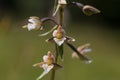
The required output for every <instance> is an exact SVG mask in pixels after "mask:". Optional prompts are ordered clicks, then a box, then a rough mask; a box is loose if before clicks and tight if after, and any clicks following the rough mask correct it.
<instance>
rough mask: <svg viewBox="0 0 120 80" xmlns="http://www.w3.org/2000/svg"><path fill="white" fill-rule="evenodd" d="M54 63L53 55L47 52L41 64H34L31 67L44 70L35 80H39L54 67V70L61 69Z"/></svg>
mask: <svg viewBox="0 0 120 80" xmlns="http://www.w3.org/2000/svg"><path fill="white" fill-rule="evenodd" d="M54 62H55V57H54V55H53V54H52V53H51V52H50V51H48V54H47V55H44V56H43V62H40V63H37V64H34V65H33V66H34V67H36V66H37V67H40V68H43V70H44V71H43V73H42V74H41V75H40V76H39V77H38V78H37V79H36V80H39V79H41V78H42V77H44V76H45V75H46V74H47V73H48V72H50V70H52V69H53V68H54V67H55V68H56V69H59V68H62V66H60V65H58V64H55V63H54Z"/></svg>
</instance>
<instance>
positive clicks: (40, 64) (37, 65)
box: [33, 62, 46, 68]
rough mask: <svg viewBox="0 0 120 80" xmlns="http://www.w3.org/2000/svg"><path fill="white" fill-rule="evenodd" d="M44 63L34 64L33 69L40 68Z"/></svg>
mask: <svg viewBox="0 0 120 80" xmlns="http://www.w3.org/2000/svg"><path fill="white" fill-rule="evenodd" d="M45 63H46V62H40V63H36V64H34V65H33V67H40V68H41V67H42V65H43V64H45Z"/></svg>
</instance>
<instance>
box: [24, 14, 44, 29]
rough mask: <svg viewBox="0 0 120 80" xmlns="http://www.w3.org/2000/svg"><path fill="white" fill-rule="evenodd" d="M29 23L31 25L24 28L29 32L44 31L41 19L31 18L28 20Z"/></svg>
mask: <svg viewBox="0 0 120 80" xmlns="http://www.w3.org/2000/svg"><path fill="white" fill-rule="evenodd" d="M28 22H29V23H28V24H27V25H25V26H23V28H27V29H28V31H31V30H38V29H42V26H41V24H42V22H41V21H40V19H39V17H37V16H31V17H30V19H28Z"/></svg>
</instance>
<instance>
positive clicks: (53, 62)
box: [23, 0, 100, 80]
mask: <svg viewBox="0 0 120 80" xmlns="http://www.w3.org/2000/svg"><path fill="white" fill-rule="evenodd" d="M68 5H69V6H70V5H72V6H73V5H74V6H77V7H78V8H80V9H81V10H82V12H83V13H84V14H85V15H87V16H91V15H93V14H97V13H100V11H99V10H98V9H97V8H95V7H93V6H90V5H84V4H82V3H79V2H72V1H70V0H69V2H67V1H66V0H55V2H54V11H53V14H52V18H51V17H45V18H42V19H40V18H39V17H37V16H31V17H29V19H28V24H27V25H25V26H23V28H27V29H28V31H31V30H43V26H42V25H43V24H44V23H45V22H47V21H52V22H53V23H54V24H55V26H54V27H53V28H52V29H50V30H49V31H47V32H45V33H43V34H40V35H39V36H46V35H48V34H50V33H51V32H52V37H50V38H49V39H47V40H46V42H53V43H54V48H55V51H54V53H52V52H50V51H48V53H47V55H44V56H43V61H42V62H39V63H36V64H34V65H33V66H34V67H39V68H42V69H43V70H44V71H43V73H42V74H41V75H40V76H39V77H38V78H37V79H36V80H40V79H41V78H43V77H44V76H45V75H46V74H48V73H49V72H51V76H50V80H55V74H56V70H57V69H60V68H62V66H61V65H59V64H58V57H59V56H60V58H61V60H63V55H64V54H63V51H64V50H63V47H64V44H66V45H67V46H68V47H70V49H72V50H73V54H72V57H73V58H80V59H81V60H83V61H85V62H86V63H91V62H92V60H91V59H90V58H89V57H88V56H86V55H85V53H87V52H90V51H91V49H90V48H88V47H89V46H90V44H84V45H82V46H79V47H78V48H76V47H74V46H73V45H72V44H71V43H70V42H74V41H75V39H74V38H72V37H70V36H67V35H66V32H65V30H64V29H63V26H64V24H63V21H64V10H65V7H66V6H68ZM56 14H58V15H57V17H59V20H58V22H57V21H56V20H54V18H55V17H56Z"/></svg>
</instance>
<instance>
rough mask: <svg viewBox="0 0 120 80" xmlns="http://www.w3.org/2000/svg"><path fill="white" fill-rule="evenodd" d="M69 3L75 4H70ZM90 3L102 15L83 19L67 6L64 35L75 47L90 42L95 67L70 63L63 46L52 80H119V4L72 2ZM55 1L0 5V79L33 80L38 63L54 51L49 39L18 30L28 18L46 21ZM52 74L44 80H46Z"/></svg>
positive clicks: (13, 0) (2, 1)
mask: <svg viewBox="0 0 120 80" xmlns="http://www.w3.org/2000/svg"><path fill="white" fill-rule="evenodd" d="M71 1H73V0H71ZM75 1H79V2H82V3H84V4H90V5H93V6H95V7H97V8H98V9H100V10H101V14H98V15H93V16H90V17H88V16H85V15H84V14H83V13H82V12H81V10H80V9H79V8H77V7H72V6H71V7H67V8H66V14H67V15H66V16H67V19H66V20H67V21H66V22H65V27H64V28H65V30H66V33H67V35H70V36H71V37H74V38H75V39H76V42H74V43H72V44H73V45H75V46H76V47H78V46H79V45H82V44H85V43H91V48H92V52H90V54H89V53H88V55H89V56H91V58H92V59H93V63H91V64H84V63H83V62H82V61H80V60H78V59H72V58H71V53H72V50H71V49H69V48H68V46H66V45H64V61H63V62H62V61H60V60H59V63H60V64H61V65H63V66H64V68H63V69H61V70H58V71H57V73H56V79H55V80H120V28H119V26H120V24H119V21H120V20H119V19H120V15H119V14H120V10H119V9H120V6H119V4H120V1H119V0H88V1H86V0H75ZM53 2H54V0H26V1H25V0H0V80H35V79H36V78H37V77H38V76H39V75H40V74H41V73H42V71H43V70H42V69H39V68H33V67H32V65H33V64H34V63H37V62H40V61H42V56H43V55H44V54H46V53H47V51H48V50H51V51H54V46H53V44H51V43H46V42H45V40H46V39H47V38H49V37H50V36H51V35H48V36H45V37H38V34H40V33H43V32H44V31H47V30H49V29H50V28H51V27H50V28H48V27H49V23H48V25H45V27H46V28H45V29H44V31H41V32H40V31H30V32H28V31H27V30H25V29H22V26H23V25H24V24H26V23H27V19H28V17H29V16H39V17H41V18H42V17H46V16H50V15H51V12H52V8H53ZM49 77H50V74H48V75H47V76H45V77H44V78H43V79H42V80H49Z"/></svg>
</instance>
